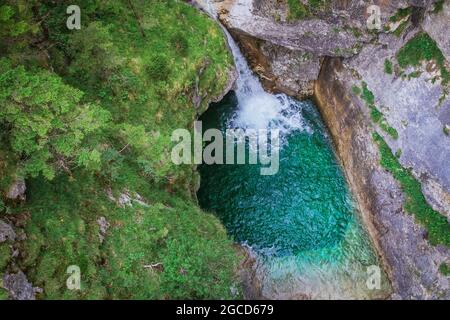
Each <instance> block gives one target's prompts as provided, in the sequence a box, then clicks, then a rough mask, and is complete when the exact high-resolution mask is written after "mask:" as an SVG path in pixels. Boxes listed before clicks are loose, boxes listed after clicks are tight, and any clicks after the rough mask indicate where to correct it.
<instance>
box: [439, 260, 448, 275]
mask: <svg viewBox="0 0 450 320" xmlns="http://www.w3.org/2000/svg"><path fill="white" fill-rule="evenodd" d="M439 272H440V273H441V274H443V275H444V276H446V277H450V264H448V263H445V262H443V263H441V265H440V266H439Z"/></svg>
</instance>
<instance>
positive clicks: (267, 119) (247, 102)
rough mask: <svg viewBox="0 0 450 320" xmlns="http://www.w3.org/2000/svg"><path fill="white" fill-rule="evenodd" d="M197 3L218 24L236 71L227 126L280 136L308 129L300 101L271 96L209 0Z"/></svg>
mask: <svg viewBox="0 0 450 320" xmlns="http://www.w3.org/2000/svg"><path fill="white" fill-rule="evenodd" d="M200 5H201V7H202V8H203V10H205V11H206V12H207V13H208V14H209V15H210V16H211V17H213V18H214V19H215V20H216V21H217V22H218V23H219V25H220V26H221V27H222V29H223V31H224V33H225V35H226V38H227V42H228V45H229V47H230V49H231V53H232V54H233V58H234V63H235V65H236V70H237V72H238V78H237V80H236V90H235V93H236V97H237V99H238V104H239V109H238V111H237V113H236V114H235V115H234V117H233V119H232V120H231V121H230V124H229V125H230V127H237V128H243V129H247V128H248V129H279V130H280V132H281V134H282V135H287V134H288V133H290V132H292V131H295V130H302V131H303V130H306V131H308V132H312V129H311V128H310V127H308V126H307V125H306V123H305V121H304V120H303V118H302V115H301V107H302V103H301V102H299V101H296V100H294V99H292V98H290V97H288V96H286V95H285V94H277V95H273V94H270V93H268V92H266V91H265V90H264V88H263V86H262V84H261V82H260V81H259V79H258V78H257V76H256V75H255V74H254V73H253V71H252V70H251V69H250V66H249V65H248V63H247V60H246V59H245V57H244V55H243V54H242V52H241V50H240V49H239V47H238V45H237V43H236V41H235V40H234V39H233V37H232V36H231V34H230V33H229V32H228V30H227V29H226V28H225V27H224V26H223V25H222V24H221V23H220V21H218V19H217V14H216V12H215V8H214V5H213V4H212V3H211V0H204V4H203V5H202V4H201V3H200Z"/></svg>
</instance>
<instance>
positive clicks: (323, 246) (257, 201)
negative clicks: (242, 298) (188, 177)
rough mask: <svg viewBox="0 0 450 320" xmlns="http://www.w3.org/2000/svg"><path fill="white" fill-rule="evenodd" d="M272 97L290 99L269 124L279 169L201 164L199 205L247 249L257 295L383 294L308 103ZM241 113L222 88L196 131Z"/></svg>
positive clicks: (230, 123)
mask: <svg viewBox="0 0 450 320" xmlns="http://www.w3.org/2000/svg"><path fill="white" fill-rule="evenodd" d="M277 98H278V99H284V101H285V103H286V101H289V103H288V104H289V106H288V107H287V108H286V109H285V110H282V111H281V118H283V121H281V122H278V123H277V122H276V121H275V122H273V123H272V124H271V127H281V128H282V129H283V130H282V134H281V141H282V142H281V148H280V166H279V172H278V173H277V174H275V175H272V176H262V175H260V165H250V164H245V165H205V164H203V165H201V166H200V168H199V171H200V174H201V187H200V190H199V191H198V199H199V202H200V205H201V206H202V208H204V209H205V210H207V211H211V212H214V213H215V214H216V215H217V216H218V217H219V218H220V219H221V220H222V222H223V223H224V225H225V227H226V229H227V230H228V233H229V234H230V236H232V237H233V238H234V239H235V241H236V242H238V243H241V244H243V245H244V246H245V247H247V248H248V250H249V251H250V252H251V254H252V255H253V256H254V258H255V259H256V261H257V263H256V264H255V265H254V267H253V268H254V270H253V271H254V273H255V274H256V277H257V278H258V283H259V285H260V286H261V295H263V296H264V297H268V298H296V297H305V296H306V297H308V298H374V297H380V296H383V295H385V294H386V292H388V290H389V289H388V281H387V279H386V276H385V274H384V272H381V277H382V288H381V289H380V290H369V289H368V287H367V285H366V281H367V277H368V274H367V267H368V266H371V265H376V266H379V265H380V263H379V261H378V258H377V255H376V254H375V251H374V249H373V247H372V245H371V241H370V240H369V237H368V236H367V233H366V232H365V230H364V228H363V227H362V225H361V223H360V221H359V218H358V215H357V211H356V209H355V207H354V202H353V200H352V197H351V195H350V193H349V190H348V187H347V184H346V180H345V177H344V175H343V172H342V170H341V167H340V165H339V163H338V162H337V160H336V157H335V155H334V152H333V148H332V144H331V143H330V139H329V138H328V136H327V133H326V130H325V128H324V126H323V123H322V121H321V118H320V116H319V114H318V112H317V111H316V109H315V106H314V105H313V104H312V102H298V101H295V100H292V99H290V100H286V99H287V98H286V97H285V96H284V97H283V96H281V95H280V96H277ZM242 112H243V111H242V109H240V108H239V106H238V102H237V99H236V96H235V95H234V94H233V93H231V94H228V95H227V96H226V97H225V98H224V100H223V101H222V102H220V103H218V104H213V105H211V106H210V108H209V110H208V111H207V112H206V113H205V114H203V115H202V117H201V118H200V120H201V121H202V122H203V130H207V129H208V128H217V129H220V130H221V131H222V132H223V133H224V134H225V129H227V128H233V127H236V126H238V125H237V124H238V123H239V121H238V119H239V116H242ZM244 116H245V115H244ZM246 116H247V117H249V118H252V117H253V116H252V115H251V114H250V115H246ZM255 116H256V115H255ZM277 118H280V116H278V117H277ZM292 123H293V124H292ZM286 128H287V130H284V129H286ZM247 151H248V152H253V151H249V150H248V148H247Z"/></svg>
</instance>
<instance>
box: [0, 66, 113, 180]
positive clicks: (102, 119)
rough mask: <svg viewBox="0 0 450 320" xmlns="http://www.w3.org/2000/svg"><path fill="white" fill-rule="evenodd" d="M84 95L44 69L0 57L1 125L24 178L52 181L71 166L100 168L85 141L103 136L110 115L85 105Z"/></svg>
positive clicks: (92, 148) (97, 157)
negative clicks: (43, 177)
mask: <svg viewBox="0 0 450 320" xmlns="http://www.w3.org/2000/svg"><path fill="white" fill-rule="evenodd" d="M82 97H83V92H82V91H80V90H78V89H75V88H73V87H71V86H69V85H66V84H64V83H63V81H62V80H61V78H60V77H59V76H57V75H55V74H53V73H51V72H48V71H46V70H41V69H37V70H34V72H30V71H26V70H25V68H24V67H23V66H18V67H13V66H12V64H11V62H10V61H9V60H8V59H6V58H2V59H0V125H1V126H2V127H3V128H6V132H4V133H3V135H6V140H7V141H8V142H9V144H10V147H11V149H12V150H13V151H14V152H15V153H17V154H18V155H19V157H20V159H21V160H20V162H19V163H18V166H19V172H20V173H21V175H23V177H26V176H33V177H35V176H37V175H39V174H43V175H44V176H45V177H46V178H48V179H52V178H53V177H54V176H55V174H56V173H57V172H58V171H60V170H65V171H70V168H71V166H74V165H82V166H84V167H87V168H91V169H92V168H95V167H98V166H96V165H95V163H94V162H99V161H100V156H99V151H98V150H96V147H95V145H94V146H90V145H89V144H88V143H87V137H88V136H92V135H95V134H99V133H100V132H101V129H102V128H103V127H104V126H105V125H106V123H107V122H108V121H109V119H110V114H109V112H108V111H106V110H104V109H102V108H101V107H100V106H99V105H96V104H93V103H81V99H82Z"/></svg>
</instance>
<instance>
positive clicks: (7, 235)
mask: <svg viewBox="0 0 450 320" xmlns="http://www.w3.org/2000/svg"><path fill="white" fill-rule="evenodd" d="M15 239H16V233H15V232H14V229H13V228H12V227H11V226H10V225H9V224H7V223H5V222H3V221H2V220H0V243H2V242H5V241H14V240H15Z"/></svg>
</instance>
